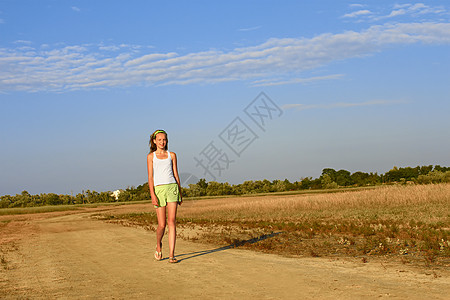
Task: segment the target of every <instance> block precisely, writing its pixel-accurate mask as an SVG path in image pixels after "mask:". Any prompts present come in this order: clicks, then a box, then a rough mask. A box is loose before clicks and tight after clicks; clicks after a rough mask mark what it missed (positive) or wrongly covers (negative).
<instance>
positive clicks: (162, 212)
mask: <svg viewBox="0 0 450 300" xmlns="http://www.w3.org/2000/svg"><path fill="white" fill-rule="evenodd" d="M156 216H157V217H158V228H156V251H158V252H161V246H162V238H163V236H164V231H165V230H166V207H165V206H162V207H158V208H157V209H156Z"/></svg>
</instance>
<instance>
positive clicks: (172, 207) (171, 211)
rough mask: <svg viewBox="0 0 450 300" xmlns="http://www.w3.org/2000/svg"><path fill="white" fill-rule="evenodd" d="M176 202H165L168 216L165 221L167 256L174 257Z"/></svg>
mask: <svg viewBox="0 0 450 300" xmlns="http://www.w3.org/2000/svg"><path fill="white" fill-rule="evenodd" d="M177 207H178V203H177V202H170V203H167V211H168V217H167V223H168V225H169V257H175V241H176V238H177V229H176V225H177V221H176V216H177Z"/></svg>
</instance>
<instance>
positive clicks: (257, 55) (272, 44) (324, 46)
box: [0, 23, 450, 91]
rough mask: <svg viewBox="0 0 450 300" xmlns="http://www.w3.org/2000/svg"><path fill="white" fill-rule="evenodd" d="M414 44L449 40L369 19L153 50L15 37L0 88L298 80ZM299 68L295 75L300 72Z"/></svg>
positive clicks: (449, 29)
mask: <svg viewBox="0 0 450 300" xmlns="http://www.w3.org/2000/svg"><path fill="white" fill-rule="evenodd" d="M414 43H423V44H450V23H404V24H395V25H392V24H391V25H374V26H371V27H369V28H368V29H367V30H363V31H360V32H355V31H348V32H343V33H338V34H330V33H326V34H322V35H319V36H316V37H313V38H309V39H308V38H284V39H278V38H272V39H269V40H268V41H266V42H264V43H262V44H259V45H256V46H252V47H241V48H235V49H233V50H231V51H219V50H209V51H201V52H193V53H187V54H179V53H176V52H167V53H154V52H149V51H150V49H149V47H143V46H135V45H117V46H114V45H112V46H111V45H109V46H105V45H103V44H102V45H72V46H62V47H61V46H59V47H54V46H49V45H42V46H41V47H33V45H32V44H30V43H29V42H27V41H20V42H19V41H18V42H17V47H16V48H0V91H68V90H80V89H93V88H95V89H99V88H110V87H129V86H137V85H186V84H196V83H200V84H214V83H219V82H225V81H237V80H241V81H245V82H247V83H248V84H249V85H258V86H261V85H281V84H303V83H308V82H312V81H317V80H329V79H338V78H340V77H341V76H343V75H342V74H331V75H330V74H324V75H322V76H317V77H310V78H305V76H304V75H303V74H307V72H308V71H311V70H315V69H317V68H320V67H322V66H325V65H327V64H330V63H332V62H335V61H340V60H345V59H349V58H355V57H361V56H366V55H370V54H373V53H375V52H377V51H380V50H382V49H384V48H385V47H393V46H401V45H408V44H414ZM302 75H303V76H302Z"/></svg>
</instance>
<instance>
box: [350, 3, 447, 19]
mask: <svg viewBox="0 0 450 300" xmlns="http://www.w3.org/2000/svg"><path fill="white" fill-rule="evenodd" d="M446 13H447V11H446V9H445V8H443V7H441V6H429V5H426V4H423V3H415V4H411V3H406V4H394V5H393V6H392V9H391V11H390V12H389V13H388V14H386V13H380V12H376V11H375V10H371V11H369V10H367V9H364V10H359V11H355V12H350V13H348V14H345V15H344V16H343V17H344V18H353V19H355V21H358V22H360V21H362V20H366V21H379V20H384V19H391V18H397V17H400V16H404V17H409V18H412V19H414V18H418V17H420V18H423V17H424V16H425V15H433V16H436V15H443V14H446ZM358 17H366V18H364V19H360V18H358ZM421 21H423V19H421Z"/></svg>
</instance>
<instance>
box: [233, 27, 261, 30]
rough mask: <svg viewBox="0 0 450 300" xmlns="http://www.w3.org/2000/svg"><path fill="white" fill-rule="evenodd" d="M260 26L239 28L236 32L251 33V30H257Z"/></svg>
mask: <svg viewBox="0 0 450 300" xmlns="http://www.w3.org/2000/svg"><path fill="white" fill-rule="evenodd" d="M261 27H262V26H254V27H249V28H240V29H238V31H253V30H257V29H260V28H261Z"/></svg>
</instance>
